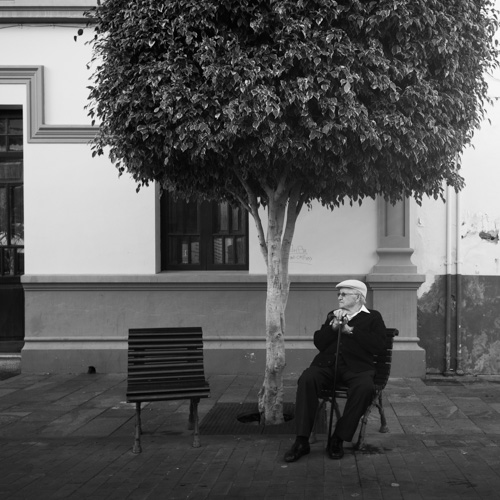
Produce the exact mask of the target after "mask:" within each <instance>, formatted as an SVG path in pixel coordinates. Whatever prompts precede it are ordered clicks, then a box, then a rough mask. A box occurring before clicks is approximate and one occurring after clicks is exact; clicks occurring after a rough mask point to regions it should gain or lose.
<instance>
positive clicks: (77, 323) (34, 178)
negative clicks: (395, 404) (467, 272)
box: [0, 2, 496, 376]
mask: <svg viewBox="0 0 500 500" xmlns="http://www.w3.org/2000/svg"><path fill="white" fill-rule="evenodd" d="M61 3H64V2H61ZM66 3H67V2H66ZM75 26H76V24H75V23H70V24H68V23H66V24H64V25H57V24H55V25H52V26H50V25H45V24H44V25H41V24H38V25H23V26H18V25H15V24H12V25H9V27H8V28H6V29H2V30H0V46H9V47H12V50H9V51H2V53H1V54H0V66H1V67H3V68H6V67H14V66H15V67H23V68H34V66H33V65H36V68H35V69H33V70H30V71H28V73H29V75H32V76H29V77H24V76H23V77H22V78H21V79H20V80H19V79H18V81H15V82H9V80H8V79H6V78H5V77H4V79H3V80H2V69H1V68H0V82H1V84H0V104H22V105H23V107H24V109H25V111H26V138H27V140H26V143H25V236H26V238H25V239H26V250H25V256H26V275H25V276H24V278H23V283H24V289H25V295H26V339H25V340H26V344H25V347H24V349H23V353H22V360H23V370H24V371H32V372H38V371H60V372H82V371H86V369H87V368H88V366H94V367H95V368H96V369H97V371H101V372H113V371H125V370H126V341H127V330H128V328H134V327H141V326H185V325H187V324H190V325H193V324H196V325H201V326H202V327H203V330H204V338H205V346H206V363H207V370H208V371H209V372H211V373H214V372H225V373H234V372H236V371H238V372H242V373H246V372H253V371H257V372H260V371H263V367H264V356H265V339H264V329H265V325H264V303H265V295H266V293H265V286H266V277H265V272H266V270H265V264H264V261H263V259H262V256H261V254H260V251H259V247H258V242H257V237H256V232H255V229H254V226H253V224H252V221H251V220H250V227H251V230H250V269H249V272H248V273H246V272H244V273H236V272H226V273H212V272H206V273H186V272H184V273H183V272H175V273H172V272H170V273H160V272H159V265H158V263H159V250H158V242H159V213H158V196H157V192H156V190H155V189H154V187H151V188H145V189H141V191H140V192H139V193H138V194H137V193H136V191H135V185H134V183H133V182H132V181H131V179H130V178H128V176H126V175H124V176H123V177H121V178H118V174H117V171H116V169H115V168H114V167H113V166H112V165H111V164H110V162H109V161H108V160H107V159H106V158H92V156H91V151H90V148H89V146H88V144H87V142H88V139H89V137H90V136H91V133H92V128H91V126H90V122H89V119H88V117H87V116H86V111H85V109H84V106H85V104H86V98H87V93H88V91H87V89H86V86H87V84H88V82H87V80H88V78H89V76H90V73H91V72H89V71H88V70H87V69H86V63H87V62H88V61H89V60H90V51H89V46H88V45H85V43H84V42H85V39H86V37H87V39H88V36H89V34H88V33H86V34H84V35H83V37H80V38H79V39H78V41H77V42H75V41H74V40H73V37H74V35H75V34H76V29H77V28H76V27H75ZM28 73H27V74H28ZM5 74H7V73H5V72H4V75H5ZM33 86H38V87H40V88H39V90H37V91H36V90H35V91H34V90H33V88H32V87H33ZM38 87H37V88H38ZM488 141H491V138H490V139H488V140H487V141H486V142H488ZM488 143H489V142H488ZM487 157H488V158H489V155H487ZM478 161H480V160H476V159H474V160H467V165H465V158H464V172H467V177H469V175H472V176H474V174H475V172H476V170H474V169H475V168H476V167H474V166H472V164H475V163H477V162H478ZM469 164H470V165H471V166H470V167H469ZM489 168H491V166H488V165H483V164H481V171H482V172H483V177H484V172H485V171H488V172H489V170H488V169H489ZM467 169H470V172H471V174H469V170H467ZM468 185H469V184H468ZM482 189H484V181H481V180H480V179H477V185H476V184H474V183H472V184H471V194H470V200H473V199H475V197H477V193H478V190H479V192H481V190H482ZM491 189H493V188H491ZM464 193H465V192H464ZM465 196H466V195H465V194H464V195H463V197H464V198H463V199H466V198H465ZM492 199H493V197H492ZM453 206H454V207H455V199H454V201H453ZM468 206H469V204H468V202H467V201H462V208H461V209H460V213H462V212H463V210H465V208H464V207H468ZM470 206H471V210H472V209H473V208H474V207H472V205H470ZM483 207H485V205H483ZM384 210H385V211H384ZM454 210H455V209H454ZM474 210H475V211H474V212H471V213H472V214H476V215H475V216H472V215H471V217H470V218H469V219H468V220H470V221H471V222H470V227H472V225H473V224H472V223H473V221H475V220H476V219H477V217H478V216H477V213H478V211H479V209H478V208H477V207H476V208H474ZM493 211H494V209H493V207H492V208H491V210H490V213H493ZM450 212H451V219H452V220H454V219H453V213H454V212H453V210H450ZM464 213H466V212H464ZM394 214H395V215H394ZM446 216H447V211H446V206H445V205H443V204H441V203H440V202H439V203H437V202H434V201H426V202H425V203H424V205H423V206H422V207H418V206H416V205H415V204H410V205H409V206H408V209H406V208H405V206H403V205H401V206H398V207H394V208H391V207H388V206H385V205H383V203H380V201H376V200H366V201H365V202H364V203H363V205H362V206H361V207H359V206H357V205H355V206H352V207H351V206H349V205H348V204H347V205H345V206H343V207H340V208H339V209H338V210H335V211H333V212H329V211H328V210H326V209H323V208H321V207H319V206H318V205H314V206H313V208H312V209H311V210H308V209H307V208H304V210H303V213H302V214H301V216H300V218H299V221H298V226H297V230H296V234H295V237H294V243H293V249H292V255H291V262H290V272H291V275H292V288H291V293H290V299H289V304H288V310H287V363H288V364H287V370H288V371H289V372H290V373H297V372H299V371H300V370H302V369H303V368H304V367H305V366H307V365H308V364H309V362H310V360H311V359H312V357H313V355H314V352H315V350H314V347H313V345H312V333H313V332H314V330H315V329H316V328H318V327H319V325H320V324H321V322H322V321H323V319H324V316H325V314H326V312H328V311H329V310H330V309H332V308H334V307H336V306H337V301H336V298H335V295H334V285H335V283H337V282H338V281H340V280H342V279H345V278H348V277H355V278H359V279H363V280H366V281H367V282H368V284H369V287H370V295H369V303H370V305H372V306H373V307H375V308H376V309H379V310H380V311H381V312H382V313H383V315H384V317H385V318H386V322H387V324H388V326H391V327H396V328H398V329H399V330H400V337H399V339H398V341H397V342H396V347H395V358H394V368H393V374H394V375H396V376H423V374H425V370H426V368H425V366H426V361H427V363H430V365H429V367H430V369H431V370H434V369H437V370H439V369H441V368H442V367H441V365H439V363H441V364H442V356H441V355H439V356H440V357H439V360H437V359H436V352H437V351H436V349H434V343H435V342H440V343H441V345H444V342H445V340H444V339H445V334H446V327H445V328H443V327H438V326H435V328H433V329H430V328H428V327H427V326H426V325H425V324H424V321H423V320H421V321H420V323H419V330H418V332H417V321H416V316H417V307H416V305H417V302H416V299H417V289H418V288H419V286H420V283H421V282H422V281H424V280H425V283H424V284H423V285H422V287H421V288H420V290H419V292H418V296H419V297H420V299H419V300H420V311H419V314H420V317H421V318H423V316H422V311H423V310H424V305H425V304H427V302H429V300H430V299H429V298H428V297H431V296H432V297H434V296H433V295H432V294H431V295H428V294H429V291H430V290H431V289H432V287H433V286H434V287H435V284H436V283H440V282H441V281H442V280H443V279H444V282H445V283H446V282H447V279H448V276H450V275H451V274H452V271H451V270H450V269H448V267H449V265H448V264H447V262H448V261H446V248H447V247H446V238H445V236H446V234H447V231H449V230H447V229H446V228H447V227H453V226H452V225H451V226H450V225H448V226H447V225H446ZM448 220H450V214H448ZM481 220H482V219H481ZM489 220H490V219H488V221H489ZM384 224H385V225H384ZM459 225H460V223H459ZM476 226H477V224H476ZM477 227H478V228H479V226H477ZM481 227H482V226H481ZM488 227H489V226H488ZM395 228H402V232H401V233H398V231H399V229H395ZM408 229H410V230H411V232H410V233H409V234H407V232H406V231H407V230H408ZM490 229H491V228H489V229H488V230H487V231H489V230H490ZM481 231H482V229H477V231H476V234H477V238H476V240H475V242H476V244H477V245H476V247H477V248H476V250H477V252H478V254H481V251H482V250H481V248H480V246H478V245H483V244H485V245H489V246H488V247H486V248H487V249H488V250H490V251H491V252H492V254H491V255H492V257H493V259H494V258H495V257H494V254H495V252H494V251H492V250H491V247H495V248H496V245H495V241H494V238H492V239H485V237H484V235H483V236H480V233H481ZM487 231H486V232H487ZM452 232H453V231H452ZM483 232H484V231H483ZM470 234H472V233H470ZM465 239H467V238H465ZM470 241H471V248H470V249H469V248H468V247H466V246H464V250H467V252H469V251H470V252H471V253H473V251H474V248H473V247H474V245H473V244H472V242H473V238H472V237H471V238H470ZM413 248H414V249H415V253H414V254H413V250H412V249H413ZM452 252H453V250H452ZM443 259H445V260H443ZM490 260H491V259H490ZM447 266H448V267H447ZM493 274H494V273H493ZM440 280H441V281H440ZM438 289H439V290H440V291H439V293H438V294H437V295H440V294H442V290H441V289H442V287H439V286H438ZM432 300H434V299H432ZM436 300H437V299H436ZM441 300H442V297H441ZM431 302H432V301H431ZM426 307H427V306H426ZM430 309H431V310H433V306H430ZM439 314H440V313H439ZM437 319H438V320H439V321H435V322H434V325H438V324H441V323H442V322H443V321H442V320H443V318H442V317H441V316H438V317H437ZM426 321H430V320H428V319H426ZM445 323H446V321H445ZM472 335H475V334H472ZM490 335H492V337H491V338H488V341H487V342H486V343H487V344H488V345H490V344H493V342H494V336H495V335H496V333H495V330H494V329H492V330H491V333H490ZM419 337H420V339H419ZM450 345H451V341H450ZM466 345H468V344H466V343H465V342H464V346H466ZM464 349H465V347H464ZM468 349H469V350H470V351H471V352H472V351H473V350H474V349H473V346H472V345H471V347H470V348H468ZM476 350H477V349H476ZM426 351H427V358H426ZM467 352H469V351H467ZM476 365H477V363H476ZM491 365H492V364H491V363H490V366H491ZM491 369H492V368H488V370H491Z"/></svg>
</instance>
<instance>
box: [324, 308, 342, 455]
mask: <svg viewBox="0 0 500 500" xmlns="http://www.w3.org/2000/svg"><path fill="white" fill-rule="evenodd" d="M345 320H346V318H345V317H344V318H343V319H342V321H341V322H340V324H339V329H338V335H337V350H336V352H335V367H334V370H335V371H334V372H333V396H332V404H331V408H330V422H329V425H328V440H327V447H328V448H330V442H331V439H332V421H333V411H334V409H335V398H336V393H337V366H338V359H339V349H340V336H341V335H342V327H343V326H344V324H345Z"/></svg>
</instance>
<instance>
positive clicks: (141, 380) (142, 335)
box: [127, 327, 210, 453]
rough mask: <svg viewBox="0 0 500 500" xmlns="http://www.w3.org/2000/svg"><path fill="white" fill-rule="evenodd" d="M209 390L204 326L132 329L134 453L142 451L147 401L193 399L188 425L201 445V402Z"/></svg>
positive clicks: (129, 394) (196, 443) (130, 379)
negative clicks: (206, 374)
mask: <svg viewBox="0 0 500 500" xmlns="http://www.w3.org/2000/svg"><path fill="white" fill-rule="evenodd" d="M209 393H210V389H209V386H208V382H207V381H206V380H205V372H204V368H203V339H202V330H201V328H200V327H193V328H136V329H131V330H129V338H128V379H127V401H128V402H130V403H135V405H136V423H135V437H134V447H133V449H132V451H133V452H134V453H140V452H141V433H142V427H141V403H143V402H146V401H147V402H154V401H171V400H179V399H189V400H190V411H189V421H188V422H189V424H188V428H189V429H193V430H194V439H193V447H195V448H198V447H199V446H200V439H199V423H198V403H199V401H200V398H207V397H208V396H209Z"/></svg>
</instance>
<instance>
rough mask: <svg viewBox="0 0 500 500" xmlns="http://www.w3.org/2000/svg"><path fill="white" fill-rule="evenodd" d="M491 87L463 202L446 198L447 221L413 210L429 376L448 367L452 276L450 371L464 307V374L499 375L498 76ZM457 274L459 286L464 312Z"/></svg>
mask: <svg viewBox="0 0 500 500" xmlns="http://www.w3.org/2000/svg"><path fill="white" fill-rule="evenodd" d="M488 81H489V84H490V96H491V97H492V98H493V100H494V104H493V105H491V106H489V107H488V108H487V119H486V120H485V121H484V123H483V125H482V127H481V129H480V130H479V131H477V132H476V134H475V137H474V140H473V144H474V147H471V148H468V149H467V150H466V151H465V152H464V154H463V156H462V159H461V162H462V170H461V173H462V176H463V177H464V178H465V183H466V185H465V188H464V189H463V190H462V192H461V193H460V194H459V195H456V193H454V192H453V191H451V193H450V192H448V193H447V197H448V203H449V209H448V213H447V207H446V204H445V203H443V202H442V201H436V200H424V202H423V204H422V206H418V205H417V204H416V203H415V204H414V205H413V207H412V208H413V210H412V220H411V231H412V233H411V241H412V246H413V247H414V249H415V253H414V255H413V262H414V264H415V265H416V266H417V269H418V272H419V273H421V274H424V275H425V277H426V280H425V282H424V283H423V285H422V286H421V287H420V289H419V291H418V336H419V338H420V345H421V346H422V347H423V348H424V349H425V350H426V353H427V354H426V356H427V359H426V362H427V371H428V372H431V373H432V372H436V373H437V372H443V371H444V369H445V365H446V363H445V360H446V357H445V356H446V351H445V349H446V327H445V326H446V307H447V302H446V301H447V291H446V281H447V280H446V277H447V275H450V276H451V293H450V309H451V317H450V321H451V367H452V369H456V367H457V364H456V356H457V336H456V313H457V307H459V308H460V314H461V318H462V320H461V325H460V331H461V335H462V339H463V345H462V360H463V369H464V371H465V373H471V374H500V307H499V305H500V243H499V233H500V146H499V138H500V71H497V73H495V74H494V75H493V76H489V77H488ZM488 119H489V121H488ZM457 196H458V198H457ZM457 213H458V217H457ZM447 245H448V246H447ZM457 263H458V266H457ZM457 272H458V273H459V274H460V276H461V283H462V300H461V301H460V304H457V303H456V297H457V279H456V274H457Z"/></svg>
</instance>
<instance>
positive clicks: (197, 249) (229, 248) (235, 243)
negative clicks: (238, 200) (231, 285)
mask: <svg viewBox="0 0 500 500" xmlns="http://www.w3.org/2000/svg"><path fill="white" fill-rule="evenodd" d="M161 220H162V249H161V254H162V269H163V270H167V269H186V270H187V269H192V270H222V269H227V270H229V269H242V270H246V269H248V214H247V212H246V211H245V210H244V209H243V208H242V207H233V206H231V205H229V203H227V202H224V203H216V202H207V201H202V202H190V203H188V202H186V201H184V200H178V201H175V200H174V199H173V198H172V197H171V196H169V195H168V194H167V193H165V194H164V195H163V196H162V198H161Z"/></svg>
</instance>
